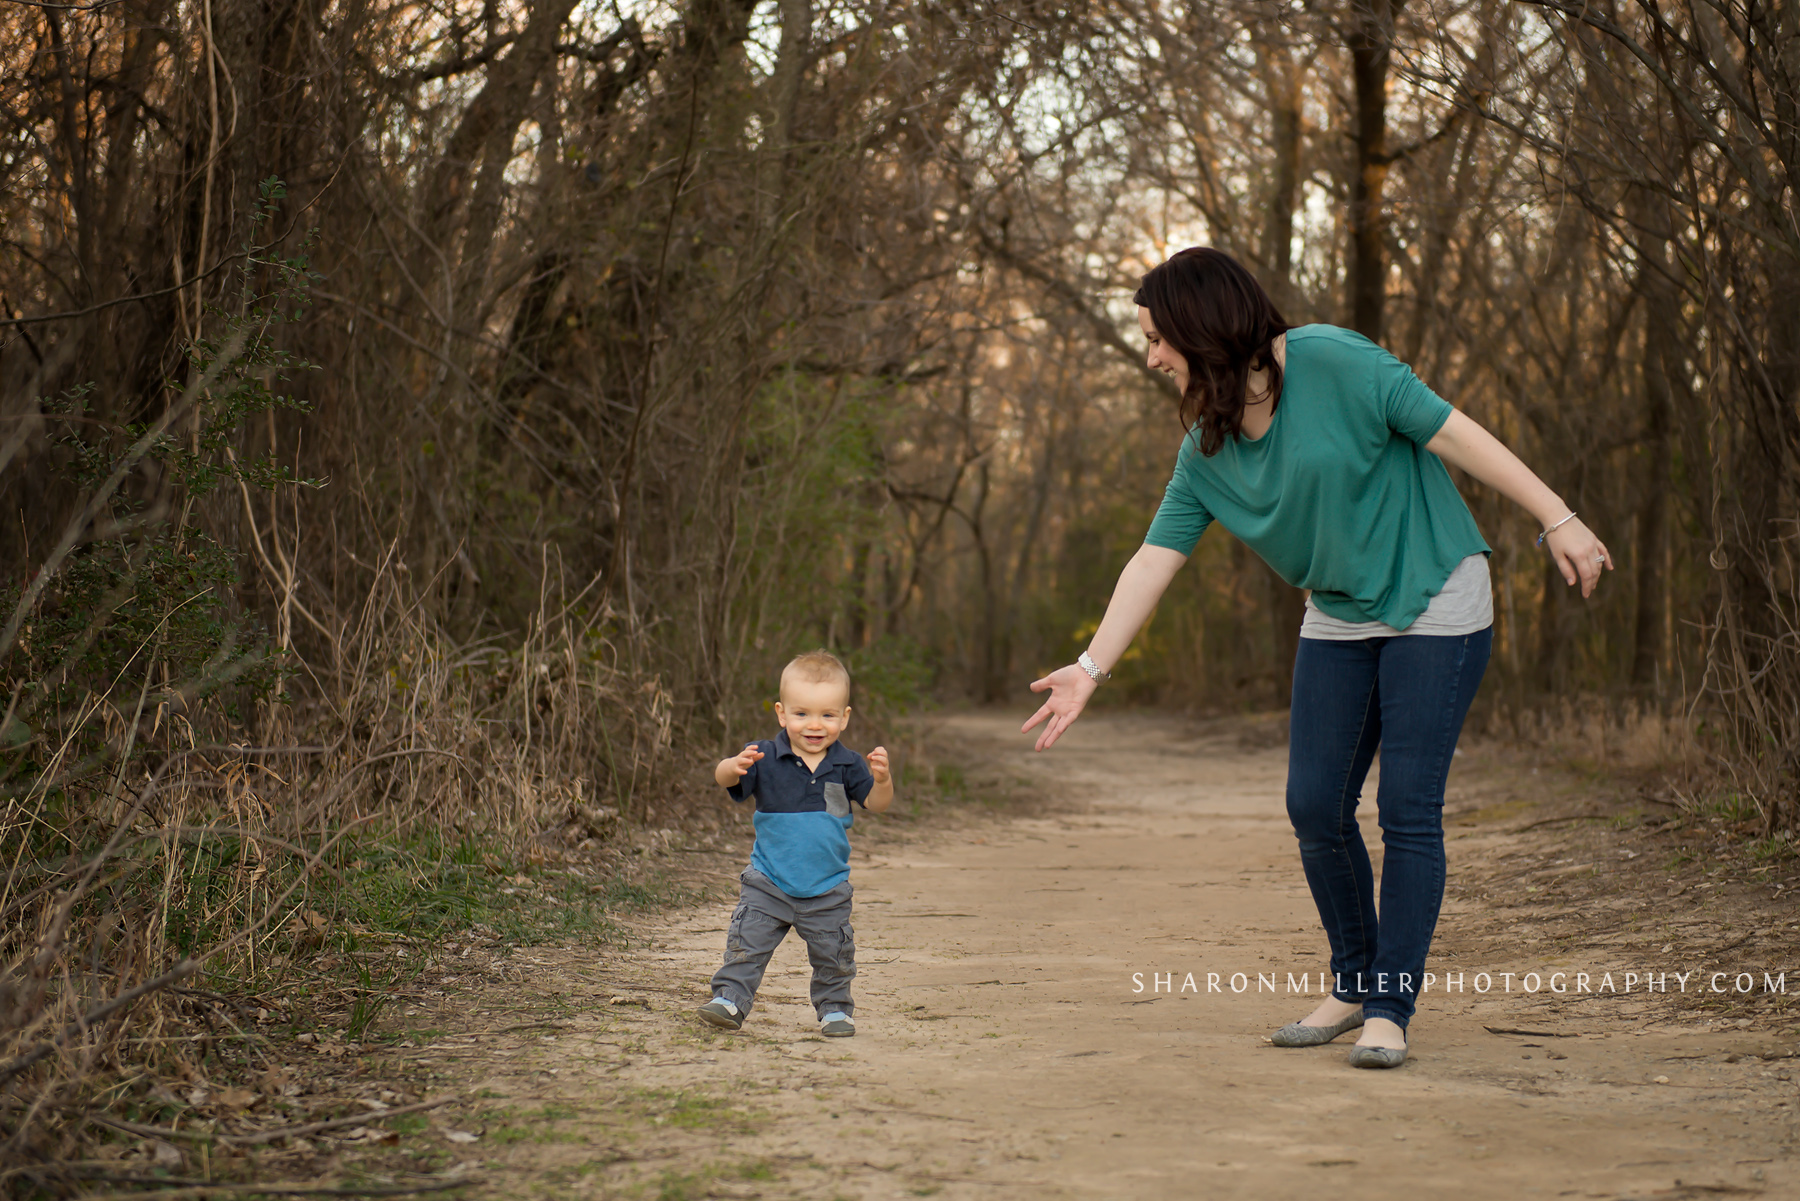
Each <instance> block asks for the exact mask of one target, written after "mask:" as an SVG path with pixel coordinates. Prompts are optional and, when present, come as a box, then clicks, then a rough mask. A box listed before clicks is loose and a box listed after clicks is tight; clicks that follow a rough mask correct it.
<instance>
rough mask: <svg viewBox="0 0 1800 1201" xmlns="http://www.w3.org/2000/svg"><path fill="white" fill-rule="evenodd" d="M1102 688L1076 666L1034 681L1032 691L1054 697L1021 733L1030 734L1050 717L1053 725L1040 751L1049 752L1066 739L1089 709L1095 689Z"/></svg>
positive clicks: (1042, 736) (1043, 737)
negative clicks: (1077, 721)
mask: <svg viewBox="0 0 1800 1201" xmlns="http://www.w3.org/2000/svg"><path fill="white" fill-rule="evenodd" d="M1099 686H1100V685H1099V684H1098V683H1097V682H1095V680H1094V678H1093V677H1092V676H1090V675H1088V673H1087V672H1085V671H1083V670H1082V669H1081V668H1080V667H1079V666H1078V665H1076V664H1074V663H1071V664H1069V665H1068V666H1067V667H1063V668H1058V669H1057V670H1056V671H1053V672H1051V673H1050V674H1049V675H1047V676H1045V677H1044V678H1043V679H1041V680H1033V681H1032V682H1031V690H1032V691H1033V692H1049V694H1050V697H1049V699H1048V700H1046V701H1045V702H1044V705H1043V708H1041V709H1039V710H1038V711H1037V712H1036V713H1034V714H1032V715H1031V720H1030V721H1028V722H1026V723H1025V724H1024V725H1023V726H1020V727H1019V730H1020V732H1021V733H1030V732H1031V728H1032V727H1033V726H1035V725H1037V724H1038V723H1039V722H1041V721H1043V720H1044V719H1045V718H1049V719H1050V724H1049V725H1046V726H1045V727H1044V729H1043V732H1042V733H1040V734H1039V735H1038V740H1037V749H1038V750H1040V751H1042V750H1048V749H1049V748H1050V747H1051V746H1054V745H1055V743H1056V740H1057V739H1058V738H1061V737H1062V732H1063V731H1064V730H1066V729H1068V728H1069V727H1070V726H1071V725H1072V724H1074V721H1075V719H1076V718H1077V717H1080V716H1081V711H1082V710H1083V709H1085V708H1086V707H1087V703H1088V698H1089V697H1090V696H1093V695H1094V689H1096V688H1098V687H1099Z"/></svg>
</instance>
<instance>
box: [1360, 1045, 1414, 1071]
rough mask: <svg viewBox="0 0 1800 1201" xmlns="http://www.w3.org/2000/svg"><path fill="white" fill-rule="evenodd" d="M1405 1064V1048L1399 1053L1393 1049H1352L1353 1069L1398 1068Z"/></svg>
mask: <svg viewBox="0 0 1800 1201" xmlns="http://www.w3.org/2000/svg"><path fill="white" fill-rule="evenodd" d="M1405 1062H1406V1048H1405V1047H1401V1048H1400V1049H1399V1050H1398V1051H1396V1050H1394V1049H1393V1048H1392V1047H1351V1048H1350V1066H1351V1067H1353V1068H1397V1067H1399V1066H1400V1065H1401V1064H1403V1063H1405Z"/></svg>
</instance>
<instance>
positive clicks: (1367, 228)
mask: <svg viewBox="0 0 1800 1201" xmlns="http://www.w3.org/2000/svg"><path fill="white" fill-rule="evenodd" d="M1404 3H1405V0H1355V5H1354V9H1353V11H1352V14H1351V19H1350V28H1349V30H1348V32H1347V35H1346V37H1345V43H1346V45H1347V46H1348V48H1349V50H1350V75H1351V83H1352V87H1353V89H1354V92H1355V95H1354V100H1353V103H1354V105H1355V109H1356V126H1355V130H1354V133H1353V136H1354V138H1355V158H1354V161H1353V162H1352V164H1351V173H1350V211H1349V222H1350V270H1349V281H1348V283H1349V290H1350V325H1351V328H1353V329H1355V330H1356V332H1357V333H1359V334H1362V335H1363V336H1364V337H1367V338H1369V339H1370V340H1372V341H1376V342H1379V341H1381V333H1382V318H1383V314H1384V310H1385V308H1386V305H1387V247H1386V245H1385V235H1386V227H1385V223H1384V221H1383V218H1382V211H1381V203H1382V189H1383V188H1384V187H1386V185H1387V173H1388V167H1389V164H1390V162H1391V160H1390V159H1389V157H1388V152H1387V85H1388V66H1389V61H1390V59H1391V58H1392V55H1393V43H1394V17H1395V16H1396V15H1397V14H1398V13H1399V11H1400V9H1401V8H1402V7H1403V6H1404Z"/></svg>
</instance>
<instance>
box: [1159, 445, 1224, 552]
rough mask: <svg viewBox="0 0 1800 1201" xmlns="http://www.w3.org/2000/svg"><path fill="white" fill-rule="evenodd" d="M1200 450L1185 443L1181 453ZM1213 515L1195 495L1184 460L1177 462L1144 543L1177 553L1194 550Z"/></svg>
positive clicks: (1195, 452) (1193, 452) (1185, 453)
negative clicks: (1183, 463) (1184, 467)
mask: <svg viewBox="0 0 1800 1201" xmlns="http://www.w3.org/2000/svg"><path fill="white" fill-rule="evenodd" d="M1190 453H1191V454H1198V453H1199V451H1198V450H1190V449H1189V448H1188V446H1187V444H1186V443H1183V445H1182V454H1183V455H1184V456H1186V455H1187V454H1190ZM1212 521H1213V515H1212V513H1211V511H1209V510H1208V509H1207V507H1206V505H1205V504H1204V503H1202V502H1201V500H1200V498H1199V497H1198V496H1195V495H1194V490H1193V488H1192V487H1191V486H1190V485H1189V483H1188V479H1187V472H1186V471H1185V470H1184V469H1183V467H1182V464H1181V462H1179V461H1178V462H1177V463H1176V464H1175V474H1174V475H1172V476H1170V477H1169V486H1168V487H1167V488H1164V489H1163V498H1162V504H1160V505H1158V506H1157V507H1156V516H1155V517H1154V518H1152V519H1151V521H1150V530H1149V532H1148V533H1146V534H1145V535H1144V545H1146V546H1161V547H1164V548H1166V549H1168V550H1172V551H1175V552H1176V553H1178V554H1183V555H1190V554H1193V553H1194V546H1195V544H1196V543H1198V542H1199V541H1200V535H1202V534H1204V533H1206V527H1207V526H1209V525H1211V524H1212Z"/></svg>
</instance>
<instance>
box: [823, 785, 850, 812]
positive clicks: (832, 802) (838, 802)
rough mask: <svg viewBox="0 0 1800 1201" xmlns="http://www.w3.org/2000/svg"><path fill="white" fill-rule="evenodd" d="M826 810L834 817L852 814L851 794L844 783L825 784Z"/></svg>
mask: <svg viewBox="0 0 1800 1201" xmlns="http://www.w3.org/2000/svg"><path fill="white" fill-rule="evenodd" d="M825 812H827V813H829V814H831V816H833V817H849V816H850V794H849V793H847V792H845V791H844V786H843V785H842V784H826V785H825Z"/></svg>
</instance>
